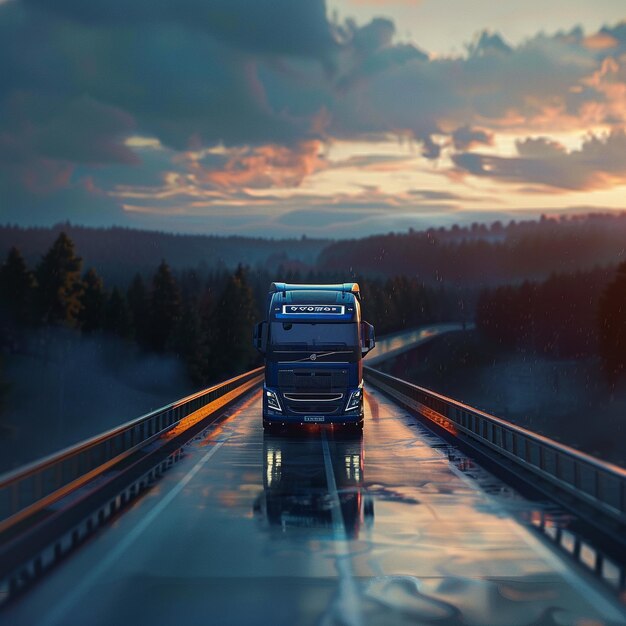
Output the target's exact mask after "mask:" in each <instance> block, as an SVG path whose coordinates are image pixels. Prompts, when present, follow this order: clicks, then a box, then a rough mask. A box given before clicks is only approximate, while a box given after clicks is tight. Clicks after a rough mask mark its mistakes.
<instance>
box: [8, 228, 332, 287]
mask: <svg viewBox="0 0 626 626" xmlns="http://www.w3.org/2000/svg"><path fill="white" fill-rule="evenodd" d="M61 231H65V232H66V233H67V234H68V235H69V236H70V237H71V239H72V240H73V241H74V243H75V244H76V250H77V251H78V253H79V254H80V255H81V256H82V257H83V260H84V263H83V267H85V268H87V267H95V268H96V269H97V270H98V272H99V273H100V274H101V275H102V276H103V277H104V278H105V279H106V280H107V281H110V282H112V283H118V284H119V283H123V282H124V281H125V280H129V279H130V278H131V277H132V275H133V274H134V273H135V272H142V273H152V272H153V271H154V268H155V267H156V266H157V265H158V264H159V262H160V261H161V260H162V259H166V260H167V262H168V263H169V264H170V265H171V266H172V267H173V268H174V269H183V268H185V269H187V268H200V269H202V270H210V269H213V268H218V267H226V268H234V267H236V266H237V264H238V263H243V264H244V265H249V266H253V267H255V266H261V267H263V268H267V269H273V268H276V267H278V266H279V265H283V266H285V267H291V268H293V269H302V268H305V269H306V268H309V267H311V266H313V265H314V264H315V262H316V259H317V256H318V255H319V253H320V252H321V250H322V249H323V248H324V247H325V246H326V245H327V244H328V243H329V242H328V240H323V239H307V238H301V239H261V238H253V237H236V236H231V237H220V236H211V235H178V234H169V233H161V232H153V231H144V230H133V229H128V228H119V227H112V228H86V227H83V226H75V225H71V224H58V225H56V226H53V227H52V228H20V227H17V226H2V227H0V255H1V259H2V260H4V258H5V257H6V254H7V252H8V250H9V248H10V247H11V246H17V247H18V248H19V249H20V251H21V252H22V254H23V255H24V257H25V258H26V261H27V262H28V264H29V265H30V266H31V267H32V266H34V265H36V263H38V261H39V260H40V258H41V256H42V255H43V254H44V253H45V252H46V250H47V249H48V248H49V247H50V245H51V244H52V242H53V241H54V239H55V238H56V237H57V236H58V234H59V233H60V232H61Z"/></svg>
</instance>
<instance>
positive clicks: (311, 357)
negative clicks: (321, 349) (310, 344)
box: [309, 354, 317, 361]
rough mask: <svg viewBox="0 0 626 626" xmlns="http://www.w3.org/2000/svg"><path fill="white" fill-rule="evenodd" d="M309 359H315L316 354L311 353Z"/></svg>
mask: <svg viewBox="0 0 626 626" xmlns="http://www.w3.org/2000/svg"><path fill="white" fill-rule="evenodd" d="M309 359H311V361H315V359H317V354H312V355H311V356H310V357H309Z"/></svg>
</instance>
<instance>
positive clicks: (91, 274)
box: [78, 268, 107, 333]
mask: <svg viewBox="0 0 626 626" xmlns="http://www.w3.org/2000/svg"><path fill="white" fill-rule="evenodd" d="M106 302H107V298H106V294H105V292H104V285H103V283H102V279H101V278H100V277H99V276H98V274H97V273H96V270H94V269H93V268H91V269H89V270H88V271H87V272H86V273H85V275H84V276H83V284H82V292H81V295H80V311H79V313H78V322H79V324H80V327H81V329H82V331H83V332H85V333H93V332H95V331H98V330H102V328H103V326H104V320H105V313H106V311H105V307H106Z"/></svg>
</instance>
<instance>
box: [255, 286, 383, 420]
mask: <svg viewBox="0 0 626 626" xmlns="http://www.w3.org/2000/svg"><path fill="white" fill-rule="evenodd" d="M267 303H268V304H267V319H266V320H264V321H262V322H259V323H258V324H257V325H256V326H255V328H254V345H255V347H256V348H257V350H259V351H260V352H261V354H263V356H264V357H265V382H264V385H263V427H264V428H265V429H266V430H267V429H269V428H272V427H275V426H279V427H282V426H288V425H305V424H334V425H342V426H346V427H351V428H354V429H362V428H363V357H364V356H365V355H366V354H367V353H368V352H369V351H370V350H372V349H373V348H374V345H375V340H374V327H373V326H372V325H371V324H369V323H368V322H365V321H362V318H361V293H360V290H359V285H358V284H357V283H343V284H337V285H295V284H287V283H272V284H271V286H270V291H269V294H268V299H267Z"/></svg>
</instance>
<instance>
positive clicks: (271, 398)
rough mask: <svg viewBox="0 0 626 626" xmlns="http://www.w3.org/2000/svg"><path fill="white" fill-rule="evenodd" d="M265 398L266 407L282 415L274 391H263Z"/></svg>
mask: <svg viewBox="0 0 626 626" xmlns="http://www.w3.org/2000/svg"><path fill="white" fill-rule="evenodd" d="M265 397H266V398H267V406H268V407H269V408H270V409H273V410H274V411H280V412H281V413H282V411H283V410H282V409H281V408H280V402H279V401H278V396H277V395H276V393H275V392H274V391H271V390H270V389H266V390H265Z"/></svg>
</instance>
